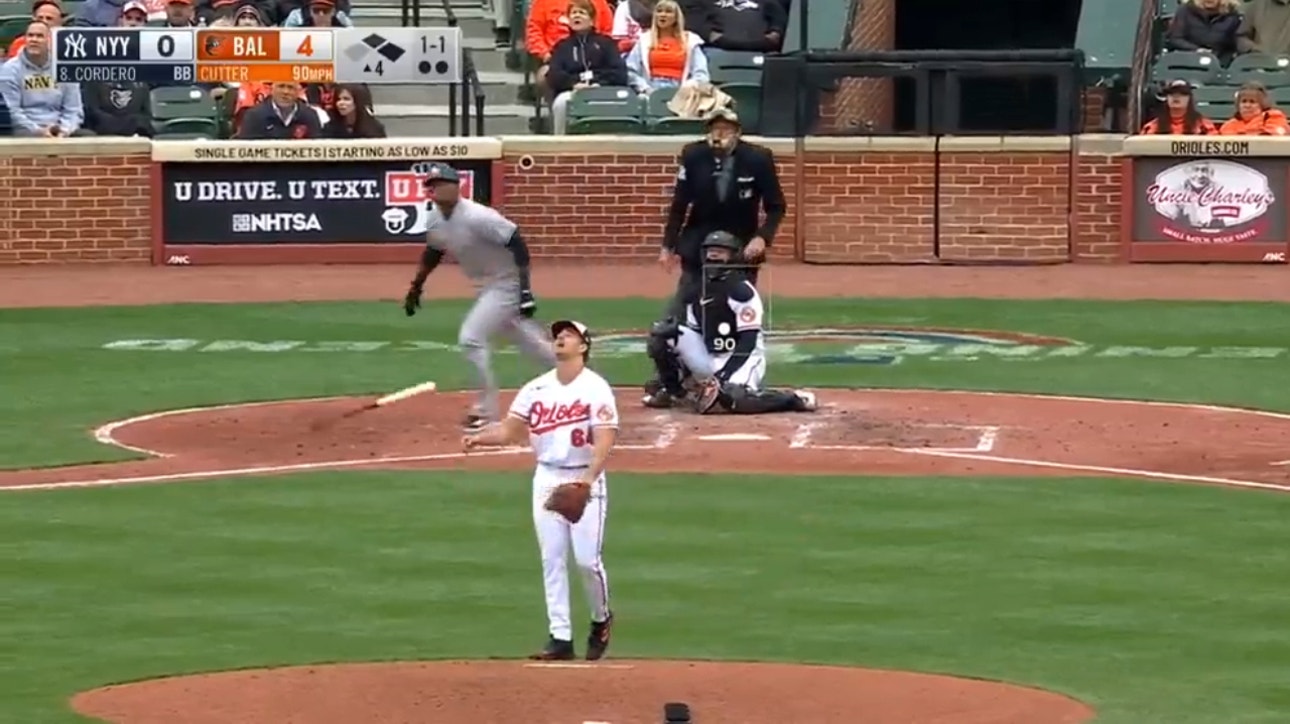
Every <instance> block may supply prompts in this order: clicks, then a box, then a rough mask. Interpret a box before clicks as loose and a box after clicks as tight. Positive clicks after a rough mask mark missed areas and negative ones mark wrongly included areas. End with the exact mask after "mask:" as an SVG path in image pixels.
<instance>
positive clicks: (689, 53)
mask: <svg viewBox="0 0 1290 724" xmlns="http://www.w3.org/2000/svg"><path fill="white" fill-rule="evenodd" d="M627 75H628V80H629V81H630V82H631V84H632V87H633V88H635V89H636V91H637V92H638V93H642V94H644V93H648V92H650V91H651V90H653V89H655V88H675V87H677V86H680V85H683V84H685V83H705V82H709V81H710V77H709V76H708V56H706V55H704V54H703V38H700V37H699V36H698V35H696V34H694V33H691V32H689V31H688V30H686V29H685V15H684V14H683V13H682V12H681V6H680V5H678V4H677V3H676V2H674V0H658V4H657V5H655V6H654V25H653V26H652V27H651V28H650V29H649V30H647V31H645V32H643V33H641V34H640V37H639V38H637V39H636V45H635V46H634V47H633V48H632V51H631V52H630V53H628V54H627Z"/></svg>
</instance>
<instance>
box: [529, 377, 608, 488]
mask: <svg viewBox="0 0 1290 724" xmlns="http://www.w3.org/2000/svg"><path fill="white" fill-rule="evenodd" d="M509 414H510V415H511V416H513V417H516V418H518V419H520V420H524V421H525V422H526V423H527V424H528V428H529V444H530V445H532V447H533V454H534V456H535V457H536V458H537V462H538V464H539V465H546V466H551V467H559V468H573V467H578V466H587V465H590V464H591V459H592V444H593V442H594V438H595V432H594V428H597V427H612V428H617V427H618V404H617V403H616V402H615V401H614V391H613V388H611V387H610V386H609V383H608V382H606V381H605V378H604V377H601V376H600V375H599V374H597V373H596V372H594V371H592V370H590V369H584V370H583V371H582V372H581V373H579V374H578V376H577V377H575V378H574V379H573V381H572V382H570V383H569V384H567V385H562V384H560V381H559V380H558V379H556V376H555V370H551V371H550V372H547V373H546V374H544V375H542V376H540V377H538V378H536V379H534V380H532V381H530V382H529V383H528V384H526V385H524V387H522V388H520V391H519V394H517V395H516V396H515V401H514V402H512V403H511V409H510V413H509Z"/></svg>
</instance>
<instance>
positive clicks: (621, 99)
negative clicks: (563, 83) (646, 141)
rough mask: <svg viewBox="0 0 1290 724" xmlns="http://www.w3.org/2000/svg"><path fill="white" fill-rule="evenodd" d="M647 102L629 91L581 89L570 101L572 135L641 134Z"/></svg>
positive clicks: (624, 89) (628, 89)
mask: <svg viewBox="0 0 1290 724" xmlns="http://www.w3.org/2000/svg"><path fill="white" fill-rule="evenodd" d="M645 113H646V101H645V100H643V99H642V98H641V97H640V96H639V95H638V94H637V93H636V91H634V90H632V89H631V88H625V87H624V88H618V87H612V86H606V87H601V88H583V89H581V90H577V91H574V93H573V95H572V96H570V98H569V128H568V133H569V134H572V135H586V134H591V133H644V132H645Z"/></svg>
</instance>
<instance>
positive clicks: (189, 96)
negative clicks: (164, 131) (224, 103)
mask: <svg viewBox="0 0 1290 724" xmlns="http://www.w3.org/2000/svg"><path fill="white" fill-rule="evenodd" d="M151 99H152V122H153V128H154V129H156V130H157V131H158V132H160V131H161V127H162V126H163V125H164V124H165V123H166V122H167V121H173V120H181V119H182V120H189V119H205V120H208V121H210V122H211V123H212V124H215V127H216V135H218V128H219V126H218V123H217V119H218V118H219V113H218V111H217V110H216V109H215V101H214V100H212V99H211V97H210V94H209V93H207V92H206V91H204V90H202V89H201V88H198V87H196V86H162V87H160V88H153V89H152V96H151Z"/></svg>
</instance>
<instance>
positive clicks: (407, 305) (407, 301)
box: [403, 283, 422, 317]
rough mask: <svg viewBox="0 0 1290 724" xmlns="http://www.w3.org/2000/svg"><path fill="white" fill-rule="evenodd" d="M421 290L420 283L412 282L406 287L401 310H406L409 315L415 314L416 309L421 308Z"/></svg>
mask: <svg viewBox="0 0 1290 724" xmlns="http://www.w3.org/2000/svg"><path fill="white" fill-rule="evenodd" d="M421 292H422V288H421V285H420V284H415V283H414V284H413V285H412V286H410V287H408V293H407V296H405V297H403V311H404V312H407V315H408V316H409V317H411V316H412V315H414V314H416V313H417V310H418V309H420V308H421Z"/></svg>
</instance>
